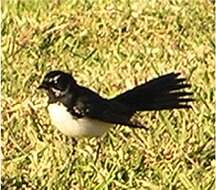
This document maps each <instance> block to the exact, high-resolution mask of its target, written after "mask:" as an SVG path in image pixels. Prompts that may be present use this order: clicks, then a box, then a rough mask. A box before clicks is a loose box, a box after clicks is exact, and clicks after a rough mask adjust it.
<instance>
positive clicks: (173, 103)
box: [111, 73, 193, 111]
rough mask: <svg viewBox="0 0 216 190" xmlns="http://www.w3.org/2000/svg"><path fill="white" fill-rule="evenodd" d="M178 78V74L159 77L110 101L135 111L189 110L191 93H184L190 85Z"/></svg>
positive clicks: (183, 79) (191, 99)
mask: <svg viewBox="0 0 216 190" xmlns="http://www.w3.org/2000/svg"><path fill="white" fill-rule="evenodd" d="M179 76H180V73H170V74H166V75H163V76H160V77H158V78H155V79H153V80H150V81H148V82H146V83H144V84H142V85H139V86H137V87H135V88H133V89H131V90H128V91H126V92H125V93H122V94H120V95H118V96H116V97H114V98H113V99H111V101H115V102H120V103H122V104H125V105H127V106H130V107H131V109H133V110H135V111H148V110H164V109H174V108H177V109H180V108H190V107H191V106H190V105H189V104H188V103H189V102H191V101H193V98H191V96H192V93H191V92H186V91H185V89H187V88H189V87H190V85H189V84H187V83H186V79H185V78H180V77H179Z"/></svg>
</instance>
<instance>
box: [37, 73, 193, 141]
mask: <svg viewBox="0 0 216 190" xmlns="http://www.w3.org/2000/svg"><path fill="white" fill-rule="evenodd" d="M179 76H180V73H169V74H166V75H163V76H160V77H158V78H155V79H153V80H150V81H148V82H146V83H144V84H141V85H139V86H137V87H135V88H133V89H131V90H128V91H126V92H124V93H122V94H120V95H118V96H116V97H114V98H112V99H105V98H103V97H101V96H100V95H99V94H97V93H96V92H94V91H92V90H90V89H88V88H86V87H83V86H80V85H79V84H77V82H76V81H75V79H74V78H73V77H72V76H71V75H70V74H68V73H65V72H63V71H59V70H56V71H51V72H48V73H47V74H46V75H45V77H44V79H43V81H42V83H41V85H40V86H39V88H40V89H44V90H45V91H46V92H47V94H48V98H49V100H48V113H49V115H50V118H51V122H52V123H53V125H54V126H55V127H57V128H58V129H59V130H60V131H61V132H62V133H63V134H65V135H67V136H70V137H97V136H101V135H103V134H104V133H105V132H106V131H108V130H109V128H111V127H112V126H114V125H115V124H120V125H125V126H129V127H133V128H145V127H144V126H143V125H142V124H140V122H138V121H137V120H134V119H132V116H133V115H134V114H135V113H136V112H140V111H152V110H165V109H166V110H170V109H175V108H176V109H180V108H183V109H187V108H190V107H191V106H190V105H189V103H190V102H191V101H193V99H192V98H191V96H192V93H191V92H186V91H185V89H186V88H189V87H190V85H189V84H187V83H186V79H185V78H180V77H179Z"/></svg>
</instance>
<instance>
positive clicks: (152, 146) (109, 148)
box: [1, 0, 216, 190]
mask: <svg viewBox="0 0 216 190" xmlns="http://www.w3.org/2000/svg"><path fill="white" fill-rule="evenodd" d="M1 34H2V52H3V55H2V73H1V74H2V133H1V137H2V141H1V142H2V152H3V163H2V164H3V165H2V185H1V186H2V189H10V190H11V189H58V190H61V189H62V190H63V189H71V190H72V189H73V190H84V189H85V190H86V189H94V190H100V189H104V190H106V189H107V190H108V189H130V190H133V189H134V190H136V189H140V190H142V189H151V190H155V189H170V190H173V189H180V190H181V189H182V190H183V189H188V190H191V189H192V190H200V189H205V190H210V189H214V188H215V184H214V183H215V180H214V174H215V173H214V171H215V170H214V168H215V165H216V162H215V157H214V127H213V126H214V123H215V109H214V108H215V107H214V103H215V97H214V69H215V68H214V58H215V55H214V47H215V41H214V8H213V5H212V4H211V2H210V1H208V0H191V1H189V0H175V1H169V0H159V1H156V0H152V1H147V0H146V1H144V0H143V1H141V0H140V1H123V0H119V1H111V0H106V1H105V0H104V1H102V0H99V1H91V0H85V1H77V0H65V1H63V0H54V1H53V0H47V1H42V0H32V1H25V0H5V1H2V27H1ZM51 69H61V70H65V71H69V72H71V73H72V74H73V76H74V77H75V78H76V80H77V81H78V82H79V83H80V84H82V85H84V86H87V87H89V88H91V89H93V90H95V91H97V92H99V93H100V94H101V95H102V96H104V97H113V96H115V95H116V94H119V93H121V92H123V91H125V90H127V89H129V88H132V87H134V86H135V85H136V84H140V83H143V82H144V81H146V80H148V79H151V78H153V77H156V76H158V75H162V74H165V73H168V72H172V71H178V72H181V73H182V75H183V76H185V77H186V78H187V79H188V81H189V82H190V83H191V84H192V91H193V92H194V97H195V99H196V101H195V102H194V103H193V109H192V110H174V111H161V112H151V113H148V112H146V113H143V114H142V115H141V116H142V117H141V119H142V120H143V122H144V123H145V124H146V126H148V127H149V128H150V130H149V131H148V132H147V131H145V130H141V129H137V130H135V129H130V128H128V127H120V126H117V127H115V128H114V129H112V130H110V132H109V133H108V134H107V135H106V136H105V137H103V138H102V139H101V142H102V145H101V146H102V148H101V152H100V155H99V158H98V160H97V161H96V163H95V157H96V149H97V139H95V138H92V139H79V140H78V145H77V148H76V153H75V155H72V151H73V149H72V146H71V145H70V144H69V143H68V139H67V138H66V137H65V136H64V135H62V134H61V133H60V132H59V131H57V130H56V129H55V128H54V127H53V126H52V125H51V124H50V121H49V118H48V115H47V112H46V108H45V105H46V96H45V95H44V94H43V93H41V92H39V91H38V90H37V89H36V88H37V86H38V85H39V83H40V81H41V78H42V76H44V74H45V73H46V72H47V71H49V70H51Z"/></svg>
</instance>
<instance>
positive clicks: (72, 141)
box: [69, 137, 77, 156]
mask: <svg viewBox="0 0 216 190" xmlns="http://www.w3.org/2000/svg"><path fill="white" fill-rule="evenodd" d="M69 144H70V145H72V152H71V156H74V155H75V153H76V146H77V140H76V139H75V138H73V137H71V138H69Z"/></svg>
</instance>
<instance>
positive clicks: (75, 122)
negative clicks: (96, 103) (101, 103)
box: [48, 103, 112, 137]
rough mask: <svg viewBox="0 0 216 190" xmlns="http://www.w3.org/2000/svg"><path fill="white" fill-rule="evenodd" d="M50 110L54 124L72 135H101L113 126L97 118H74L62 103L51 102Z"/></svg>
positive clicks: (63, 131)
mask: <svg viewBox="0 0 216 190" xmlns="http://www.w3.org/2000/svg"><path fill="white" fill-rule="evenodd" d="M48 112H49V115H50V118H51V122H52V123H53V125H54V126H55V127H57V128H58V129H59V130H60V131H61V132H62V133H63V134H65V135H67V136H71V137H83V136H85V137H86V136H87V137H94V136H101V135H102V134H104V133H105V132H106V131H107V130H108V129H109V128H110V127H111V126H112V124H108V123H105V122H102V121H98V120H95V119H90V118H80V119H79V118H78V119H77V118H74V117H73V116H72V115H71V114H70V113H69V112H68V111H67V109H66V107H65V106H63V105H62V104H57V103H55V104H49V106H48Z"/></svg>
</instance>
